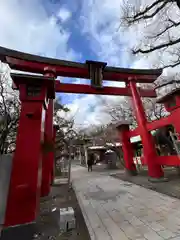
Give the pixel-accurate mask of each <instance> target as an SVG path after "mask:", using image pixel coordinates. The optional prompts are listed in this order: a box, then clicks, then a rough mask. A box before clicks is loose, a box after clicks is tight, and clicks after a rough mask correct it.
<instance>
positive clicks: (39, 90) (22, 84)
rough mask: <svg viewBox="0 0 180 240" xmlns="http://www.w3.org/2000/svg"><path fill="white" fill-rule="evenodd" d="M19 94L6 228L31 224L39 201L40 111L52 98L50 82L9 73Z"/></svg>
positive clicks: (41, 130)
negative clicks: (19, 110) (17, 125)
mask: <svg viewBox="0 0 180 240" xmlns="http://www.w3.org/2000/svg"><path fill="white" fill-rule="evenodd" d="M11 76H12V79H13V81H14V83H15V85H16V87H17V88H18V89H19V91H20V100H21V113H20V119H19V127H18V132H17V139H16V151H15V153H14V158H13V166H12V172H11V180H10V187H9V194H8V200H7V206H6V215H5V224H4V225H5V227H7V226H17V225H22V224H25V225H26V224H28V223H32V222H33V221H34V220H35V219H36V215H37V211H38V208H39V201H40V190H41V174H42V147H41V142H42V141H43V138H44V136H43V127H44V126H43V125H44V123H43V119H42V116H43V112H44V111H45V109H46V100H47V99H48V98H54V81H53V79H49V78H45V77H41V76H33V75H24V74H11Z"/></svg>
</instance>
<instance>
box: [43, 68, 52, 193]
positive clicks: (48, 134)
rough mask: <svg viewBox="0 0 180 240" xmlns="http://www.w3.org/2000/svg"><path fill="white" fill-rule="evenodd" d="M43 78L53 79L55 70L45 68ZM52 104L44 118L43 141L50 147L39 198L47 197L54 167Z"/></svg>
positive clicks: (46, 154) (45, 155)
mask: <svg viewBox="0 0 180 240" xmlns="http://www.w3.org/2000/svg"><path fill="white" fill-rule="evenodd" d="M45 76H46V77H51V78H54V79H55V70H54V69H53V68H49V67H47V68H46V69H45ZM53 113H54V102H53V99H49V103H48V108H47V111H46V116H45V128H44V141H45V142H47V143H48V144H50V145H51V149H50V150H49V151H48V152H47V153H46V152H45V153H44V154H43V161H42V182H41V197H45V196H48V195H49V193H50V187H51V182H52V176H51V174H52V171H53V167H54V147H53V146H54V128H53Z"/></svg>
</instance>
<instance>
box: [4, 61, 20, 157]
mask: <svg viewBox="0 0 180 240" xmlns="http://www.w3.org/2000/svg"><path fill="white" fill-rule="evenodd" d="M19 112H20V102H19V97H18V95H17V93H15V92H13V90H12V88H11V80H10V74H9V69H8V67H7V66H6V65H3V64H1V66H0V116H1V120H0V154H4V153H8V152H12V151H14V149H15V142H16V133H17V127H18V121H19Z"/></svg>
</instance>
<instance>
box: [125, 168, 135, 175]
mask: <svg viewBox="0 0 180 240" xmlns="http://www.w3.org/2000/svg"><path fill="white" fill-rule="evenodd" d="M126 174H127V175H129V176H137V175H138V172H137V170H136V169H135V170H130V169H126Z"/></svg>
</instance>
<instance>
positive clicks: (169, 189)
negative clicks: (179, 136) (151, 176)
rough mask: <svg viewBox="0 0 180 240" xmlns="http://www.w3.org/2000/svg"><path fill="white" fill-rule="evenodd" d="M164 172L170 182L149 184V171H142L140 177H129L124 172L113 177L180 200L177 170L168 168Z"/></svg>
mask: <svg viewBox="0 0 180 240" xmlns="http://www.w3.org/2000/svg"><path fill="white" fill-rule="evenodd" d="M164 172H165V177H167V178H168V179H169V181H168V182H160V183H151V182H149V181H148V177H147V170H141V172H140V173H139V175H138V176H129V175H127V174H125V173H124V172H120V173H117V174H112V175H111V176H112V177H115V178H118V179H121V180H123V181H127V182H131V183H134V184H137V185H140V186H142V187H145V188H147V189H151V190H154V191H157V192H159V193H163V194H166V195H168V196H171V197H175V198H178V199H180V176H179V175H178V174H177V170H175V169H174V168H168V169H164Z"/></svg>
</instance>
